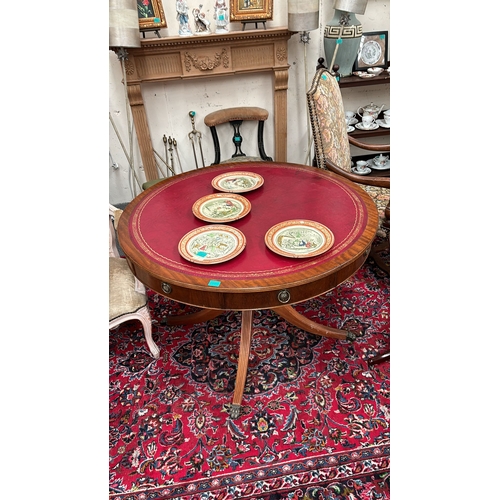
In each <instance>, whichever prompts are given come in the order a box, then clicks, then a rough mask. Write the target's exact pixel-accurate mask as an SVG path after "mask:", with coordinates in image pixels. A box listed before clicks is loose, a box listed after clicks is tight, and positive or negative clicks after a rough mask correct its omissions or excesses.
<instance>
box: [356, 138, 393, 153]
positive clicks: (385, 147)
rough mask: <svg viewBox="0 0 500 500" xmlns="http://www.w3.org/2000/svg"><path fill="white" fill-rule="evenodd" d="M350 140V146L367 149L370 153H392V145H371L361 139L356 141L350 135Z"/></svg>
mask: <svg viewBox="0 0 500 500" xmlns="http://www.w3.org/2000/svg"><path fill="white" fill-rule="evenodd" d="M347 138H348V139H349V144H352V145H353V146H356V147H358V148H361V149H366V150H368V151H390V150H391V149H390V147H391V146H390V144H369V143H367V142H363V141H360V140H359V139H355V138H354V137H351V136H350V135H349V136H347Z"/></svg>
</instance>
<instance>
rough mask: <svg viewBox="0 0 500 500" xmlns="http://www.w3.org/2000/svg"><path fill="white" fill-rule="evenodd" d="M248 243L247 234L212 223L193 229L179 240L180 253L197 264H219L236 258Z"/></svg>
mask: <svg viewBox="0 0 500 500" xmlns="http://www.w3.org/2000/svg"><path fill="white" fill-rule="evenodd" d="M245 245H246V238H245V235H244V234H243V233H242V232H241V231H239V230H238V229H236V228H234V227H231V226H223V225H215V224H214V225H212V226H203V227H199V228H196V229H193V230H192V231H190V232H189V233H187V234H185V235H184V236H183V237H182V238H181V241H179V246H178V248H179V253H180V254H181V255H182V257H184V258H185V259H186V260H189V261H190V262H196V263H197V264H218V263H220V262H226V261H228V260H231V259H234V257H236V256H237V255H239V254H240V253H241V252H242V251H243V249H244V248H245Z"/></svg>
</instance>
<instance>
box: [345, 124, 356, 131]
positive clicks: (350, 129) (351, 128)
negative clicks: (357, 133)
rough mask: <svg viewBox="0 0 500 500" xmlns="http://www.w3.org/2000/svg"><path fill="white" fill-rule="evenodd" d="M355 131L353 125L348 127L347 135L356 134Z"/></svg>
mask: <svg viewBox="0 0 500 500" xmlns="http://www.w3.org/2000/svg"><path fill="white" fill-rule="evenodd" d="M354 130H355V128H354V127H352V126H351V125H349V126H348V127H347V133H349V132H354Z"/></svg>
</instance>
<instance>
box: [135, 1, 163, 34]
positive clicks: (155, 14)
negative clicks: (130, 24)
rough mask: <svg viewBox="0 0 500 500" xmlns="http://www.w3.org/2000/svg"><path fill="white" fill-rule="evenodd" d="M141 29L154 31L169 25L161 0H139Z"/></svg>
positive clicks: (138, 13) (138, 12) (138, 8)
mask: <svg viewBox="0 0 500 500" xmlns="http://www.w3.org/2000/svg"><path fill="white" fill-rule="evenodd" d="M137 15H138V16H139V31H153V30H159V29H161V28H166V27H167V20H166V18H165V12H164V11H163V4H162V1H161V0H137Z"/></svg>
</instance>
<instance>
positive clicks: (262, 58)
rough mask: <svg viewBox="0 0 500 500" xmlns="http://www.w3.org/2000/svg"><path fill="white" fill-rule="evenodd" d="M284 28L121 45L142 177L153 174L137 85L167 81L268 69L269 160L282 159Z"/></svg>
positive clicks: (285, 72) (285, 73)
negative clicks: (124, 50)
mask: <svg viewBox="0 0 500 500" xmlns="http://www.w3.org/2000/svg"><path fill="white" fill-rule="evenodd" d="M294 33H295V32H294V31H289V30H288V28H269V29H265V30H249V31H232V32H229V33H224V34H221V35H218V34H210V35H199V36H197V35H193V36H189V37H185V36H184V37H183V36H174V37H166V38H151V39H143V40H141V47H140V48H132V49H127V51H128V59H127V60H126V61H125V72H126V76H127V90H128V97H129V100H130V106H131V109H132V115H133V117H134V123H135V127H136V131H137V139H138V142H139V149H140V152H141V157H142V162H143V165H144V172H145V174H146V179H147V180H148V181H149V180H153V179H156V178H158V173H157V170H156V163H155V157H154V151H153V145H152V142H151V136H150V133H149V126H148V121H147V116H146V110H145V107H144V101H143V97H142V92H141V84H143V83H146V82H164V81H168V80H181V79H182V80H190V79H196V78H221V77H224V76H225V75H238V74H243V73H255V72H262V71H270V72H272V73H273V76H274V78H273V82H274V138H275V160H276V161H279V162H286V142H287V89H288V68H289V66H290V65H289V64H288V40H289V38H290V37H291V36H292V35H293V34H294Z"/></svg>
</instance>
